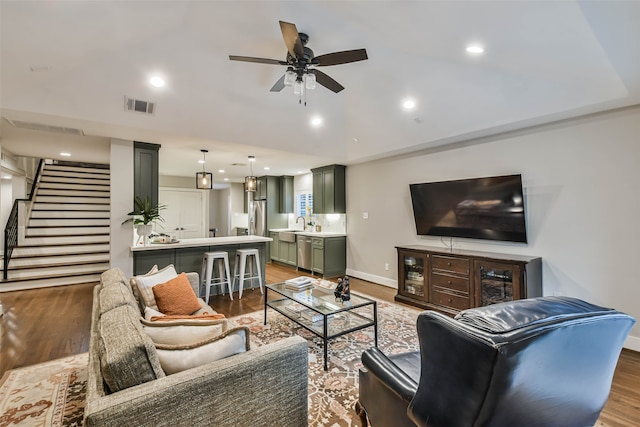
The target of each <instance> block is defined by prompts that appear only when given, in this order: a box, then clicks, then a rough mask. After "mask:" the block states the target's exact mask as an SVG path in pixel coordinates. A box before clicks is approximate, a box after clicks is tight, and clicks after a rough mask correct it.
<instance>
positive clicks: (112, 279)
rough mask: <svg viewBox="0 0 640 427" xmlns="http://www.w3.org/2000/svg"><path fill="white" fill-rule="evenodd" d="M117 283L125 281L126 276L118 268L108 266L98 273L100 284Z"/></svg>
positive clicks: (104, 285) (103, 285)
mask: <svg viewBox="0 0 640 427" xmlns="http://www.w3.org/2000/svg"><path fill="white" fill-rule="evenodd" d="M117 283H127V278H126V276H125V275H124V273H123V272H122V270H121V269H119V268H117V267H116V268H110V269H109V270H107V271H105V272H103V273H102V274H101V275H100V286H102V287H106V286H109V285H112V284H117Z"/></svg>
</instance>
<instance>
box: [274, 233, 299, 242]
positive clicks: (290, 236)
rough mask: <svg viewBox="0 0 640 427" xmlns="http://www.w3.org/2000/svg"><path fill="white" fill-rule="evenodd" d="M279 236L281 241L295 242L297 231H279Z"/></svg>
mask: <svg viewBox="0 0 640 427" xmlns="http://www.w3.org/2000/svg"><path fill="white" fill-rule="evenodd" d="M278 238H279V239H280V241H281V242H291V243H295V241H296V232H295V231H280V232H278Z"/></svg>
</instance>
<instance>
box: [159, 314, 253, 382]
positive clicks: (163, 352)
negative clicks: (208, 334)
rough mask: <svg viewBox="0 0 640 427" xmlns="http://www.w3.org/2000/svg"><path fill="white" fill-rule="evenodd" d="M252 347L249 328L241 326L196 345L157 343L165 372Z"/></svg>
mask: <svg viewBox="0 0 640 427" xmlns="http://www.w3.org/2000/svg"><path fill="white" fill-rule="evenodd" d="M249 348H250V344H249V328H247V327H246V326H245V327H239V328H233V329H229V330H228V331H227V332H225V333H223V334H221V335H218V336H215V337H212V338H210V339H208V340H205V341H202V342H199V343H197V344H194V345H165V344H156V350H157V352H158V359H160V366H162V370H163V371H164V372H165V374H167V375H169V374H175V373H176V372H181V371H185V370H187V369H191V368H195V367H196V366H201V365H204V364H207V363H210V362H213V361H216V360H220V359H224V358H225V357H229V356H232V355H234V354H239V353H244V352H245V351H248V350H249Z"/></svg>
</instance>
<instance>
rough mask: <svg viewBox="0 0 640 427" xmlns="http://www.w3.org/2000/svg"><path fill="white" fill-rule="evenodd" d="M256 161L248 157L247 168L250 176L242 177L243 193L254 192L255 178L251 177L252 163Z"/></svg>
mask: <svg viewBox="0 0 640 427" xmlns="http://www.w3.org/2000/svg"><path fill="white" fill-rule="evenodd" d="M255 161H256V158H255V156H249V168H250V171H251V175H249V176H245V177H244V191H247V192H250V193H253V192H254V191H256V185H257V181H258V180H257V178H256V177H255V176H253V162H255Z"/></svg>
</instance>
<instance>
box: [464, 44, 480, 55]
mask: <svg viewBox="0 0 640 427" xmlns="http://www.w3.org/2000/svg"><path fill="white" fill-rule="evenodd" d="M466 50H467V52H469V53H483V52H484V48H483V47H482V46H478V45H476V44H474V45H470V46H467V49H466Z"/></svg>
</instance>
